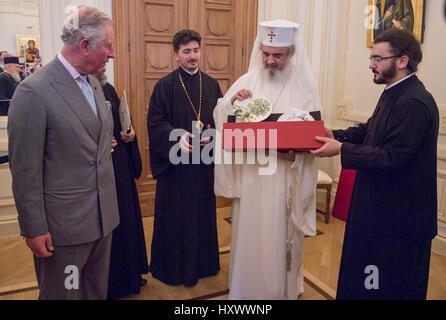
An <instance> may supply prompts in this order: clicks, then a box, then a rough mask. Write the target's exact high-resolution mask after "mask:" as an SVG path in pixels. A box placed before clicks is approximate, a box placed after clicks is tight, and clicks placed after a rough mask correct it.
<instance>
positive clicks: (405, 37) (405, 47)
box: [375, 28, 423, 72]
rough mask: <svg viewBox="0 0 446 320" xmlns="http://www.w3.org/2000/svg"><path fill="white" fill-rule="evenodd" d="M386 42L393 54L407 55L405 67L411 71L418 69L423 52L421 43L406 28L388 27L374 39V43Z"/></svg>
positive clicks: (398, 55)
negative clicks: (407, 60)
mask: <svg viewBox="0 0 446 320" xmlns="http://www.w3.org/2000/svg"><path fill="white" fill-rule="evenodd" d="M383 42H388V43H389V44H390V46H391V47H392V50H393V55H395V56H397V57H402V56H407V57H409V63H408V65H407V68H408V69H409V70H410V71H411V72H417V71H418V65H419V64H420V62H421V61H422V60H423V52H422V51H421V45H420V43H419V42H418V40H417V39H416V38H415V36H414V35H413V34H412V33H410V32H409V31H406V30H400V29H395V28H392V29H389V30H386V31H384V32H383V33H380V34H379V35H378V36H377V37H376V39H375V44H377V43H383Z"/></svg>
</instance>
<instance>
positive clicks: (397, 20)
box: [367, 0, 426, 48]
mask: <svg viewBox="0 0 446 320" xmlns="http://www.w3.org/2000/svg"><path fill="white" fill-rule="evenodd" d="M383 1H385V2H383ZM425 5H426V0H369V7H368V10H367V12H368V21H369V22H368V23H369V25H368V27H367V47H368V48H371V47H373V44H374V38H375V37H376V36H377V35H378V34H379V33H380V32H383V31H385V30H387V29H389V28H392V27H399V28H403V29H406V30H409V31H411V32H412V33H413V34H414V36H415V38H416V39H417V40H418V41H419V42H420V43H422V42H423V36H424V12H425Z"/></svg>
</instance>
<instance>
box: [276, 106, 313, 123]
mask: <svg viewBox="0 0 446 320" xmlns="http://www.w3.org/2000/svg"><path fill="white" fill-rule="evenodd" d="M277 121H315V120H314V118H313V117H312V116H311V115H310V113H309V112H308V111H304V110H300V109H297V108H291V110H290V111H288V112H286V113H284V114H283V115H281V116H280V118H279V119H278V120H277Z"/></svg>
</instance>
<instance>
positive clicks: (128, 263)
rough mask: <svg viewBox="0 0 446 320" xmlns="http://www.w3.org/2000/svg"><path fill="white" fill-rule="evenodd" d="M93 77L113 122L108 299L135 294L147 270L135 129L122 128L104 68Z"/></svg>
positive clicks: (138, 290)
mask: <svg viewBox="0 0 446 320" xmlns="http://www.w3.org/2000/svg"><path fill="white" fill-rule="evenodd" d="M96 77H97V78H98V80H99V81H100V82H101V84H102V89H103V91H104V96H105V100H106V101H107V102H106V103H107V105H108V106H109V107H110V108H111V112H112V114H113V122H114V132H113V142H112V144H111V147H112V148H113V149H112V150H113V152H112V160H113V167H114V171H115V181H116V195H117V198H118V208H119V221H120V222H119V225H118V227H117V228H116V229H115V230H113V235H112V245H111V254H110V271H109V277H108V278H109V281H108V293H107V298H108V299H119V298H122V297H125V296H127V295H131V294H139V293H140V287H141V286H143V285H144V284H146V282H147V280H145V279H143V278H142V274H147V273H148V272H149V266H148V260H147V251H146V243H145V238H144V228H143V224H142V217H141V209H140V206H139V198H138V190H137V189H136V184H135V179H138V178H139V177H140V176H141V171H142V163H141V156H140V153H139V149H138V141H137V139H136V135H135V131H134V129H133V128H131V130H130V132H127V129H128V128H124V129H123V128H122V126H121V121H120V116H119V105H120V100H119V97H118V95H117V93H116V91H115V88H113V86H112V85H111V84H109V83H108V82H107V77H106V75H105V69H104V70H101V71H100V72H99V73H98V74H97V75H96Z"/></svg>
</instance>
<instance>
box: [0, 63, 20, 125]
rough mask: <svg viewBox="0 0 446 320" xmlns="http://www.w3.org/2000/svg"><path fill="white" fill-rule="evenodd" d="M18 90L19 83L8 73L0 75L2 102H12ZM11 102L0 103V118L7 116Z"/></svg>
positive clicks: (0, 97) (0, 96) (0, 98)
mask: <svg viewBox="0 0 446 320" xmlns="http://www.w3.org/2000/svg"><path fill="white" fill-rule="evenodd" d="M16 88H17V82H15V80H14V79H13V78H12V77H11V75H9V74H8V73H6V72H3V73H0V100H11V99H12V96H13V95H14V92H15V89H16ZM8 109H9V102H6V101H0V116H7V115H8Z"/></svg>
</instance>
